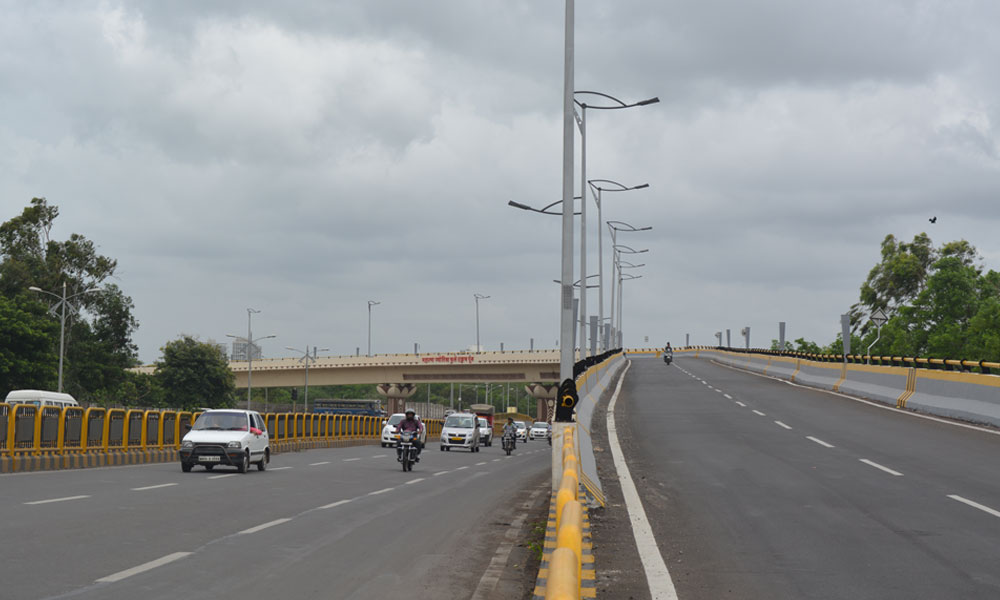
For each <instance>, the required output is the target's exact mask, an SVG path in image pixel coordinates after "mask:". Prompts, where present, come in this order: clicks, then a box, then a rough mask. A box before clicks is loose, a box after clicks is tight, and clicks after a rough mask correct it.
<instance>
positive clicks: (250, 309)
mask: <svg viewBox="0 0 1000 600" xmlns="http://www.w3.org/2000/svg"><path fill="white" fill-rule="evenodd" d="M247 312H248V313H250V314H253V315H256V314H259V313H260V311H259V310H257V309H256V308H247Z"/></svg>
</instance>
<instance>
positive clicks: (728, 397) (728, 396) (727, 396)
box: [723, 394, 733, 400]
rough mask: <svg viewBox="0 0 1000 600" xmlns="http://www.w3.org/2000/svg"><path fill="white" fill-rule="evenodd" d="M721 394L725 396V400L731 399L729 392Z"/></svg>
mask: <svg viewBox="0 0 1000 600" xmlns="http://www.w3.org/2000/svg"><path fill="white" fill-rule="evenodd" d="M723 395H724V396H725V397H726V400H732V399H733V397H732V396H730V395H729V394H723Z"/></svg>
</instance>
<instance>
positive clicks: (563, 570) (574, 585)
mask: <svg viewBox="0 0 1000 600" xmlns="http://www.w3.org/2000/svg"><path fill="white" fill-rule="evenodd" d="M579 431H581V428H580V424H579V423H575V424H574V423H556V424H555V428H554V430H553V441H552V448H553V456H558V457H559V458H558V463H557V464H558V468H557V469H556V470H553V473H552V475H553V481H554V482H555V484H556V492H555V493H554V494H553V496H552V499H551V501H550V506H549V518H548V524H547V526H546V532H545V543H544V544H543V548H542V563H541V568H540V569H539V572H538V582H537V584H536V586H535V593H534V596H535V598H545V599H546V600H564V599H569V598H572V599H574V600H575V599H579V598H593V597H595V596H596V587H595V585H596V583H595V581H596V571H595V569H594V555H593V551H592V550H593V543H592V542H591V538H590V519H589V513H588V508H587V498H586V490H585V488H583V487H582V486H581V484H580V474H581V472H580V451H581V449H580V445H579V433H578V432H579Z"/></svg>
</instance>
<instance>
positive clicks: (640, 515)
mask: <svg viewBox="0 0 1000 600" xmlns="http://www.w3.org/2000/svg"><path fill="white" fill-rule="evenodd" d="M631 366H632V361H628V363H626V365H625V370H624V371H622V374H621V377H619V378H618V387H616V388H615V393H614V395H612V396H611V402H609V403H608V412H607V417H608V445H609V446H610V447H611V456H612V457H613V459H614V461H615V469H617V471H618V480H619V482H620V483H621V486H622V495H623V496H624V497H625V506H626V508H627V509H628V514H629V520H630V521H631V522H632V535H633V536H634V537H635V545H636V549H637V550H638V551H639V558H640V559H641V561H642V568H643V570H644V571H645V572H646V582H647V584H648V585H649V595H650V596H651V598H652V600H676V599H677V590H676V589H674V581H673V579H671V577H670V571H669V570H668V569H667V564H666V563H665V562H664V561H663V555H662V554H661V553H660V548H659V546H658V545H657V544H656V537H655V536H654V535H653V530H652V529H651V528H650V526H649V519H648V518H646V510H645V509H644V508H643V507H642V500H641V499H640V498H639V491H638V490H637V489H636V487H635V482H634V481H632V474H631V473H630V472H629V469H628V464H627V463H626V462H625V455H624V454H623V453H622V447H621V444H620V443H619V442H618V428H617V426H616V425H615V404H616V403H617V402H618V393H619V392H620V391H621V389H622V382H624V381H625V375H626V373H628V370H629V368H630V367H631Z"/></svg>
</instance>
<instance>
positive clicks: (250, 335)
mask: <svg viewBox="0 0 1000 600" xmlns="http://www.w3.org/2000/svg"><path fill="white" fill-rule="evenodd" d="M259 313H260V311H259V310H257V309H254V308H248V309H247V336H246V337H240V336H237V335H232V334H229V333H227V334H226V337H230V338H233V339H234V340H236V341H237V342H240V341H243V342H246V344H247V410H251V407H252V406H253V404H252V399H251V396H250V394H251V392H252V391H253V346H254V344H256V343H257V342H259V341H261V340H267V339H271V338H273V337H274V336H273V335H265V336H263V337H259V338H257V339H253V331H252V329H251V327H250V325H251V323H250V319H251V317H252V316H253V315H256V314H259Z"/></svg>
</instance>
